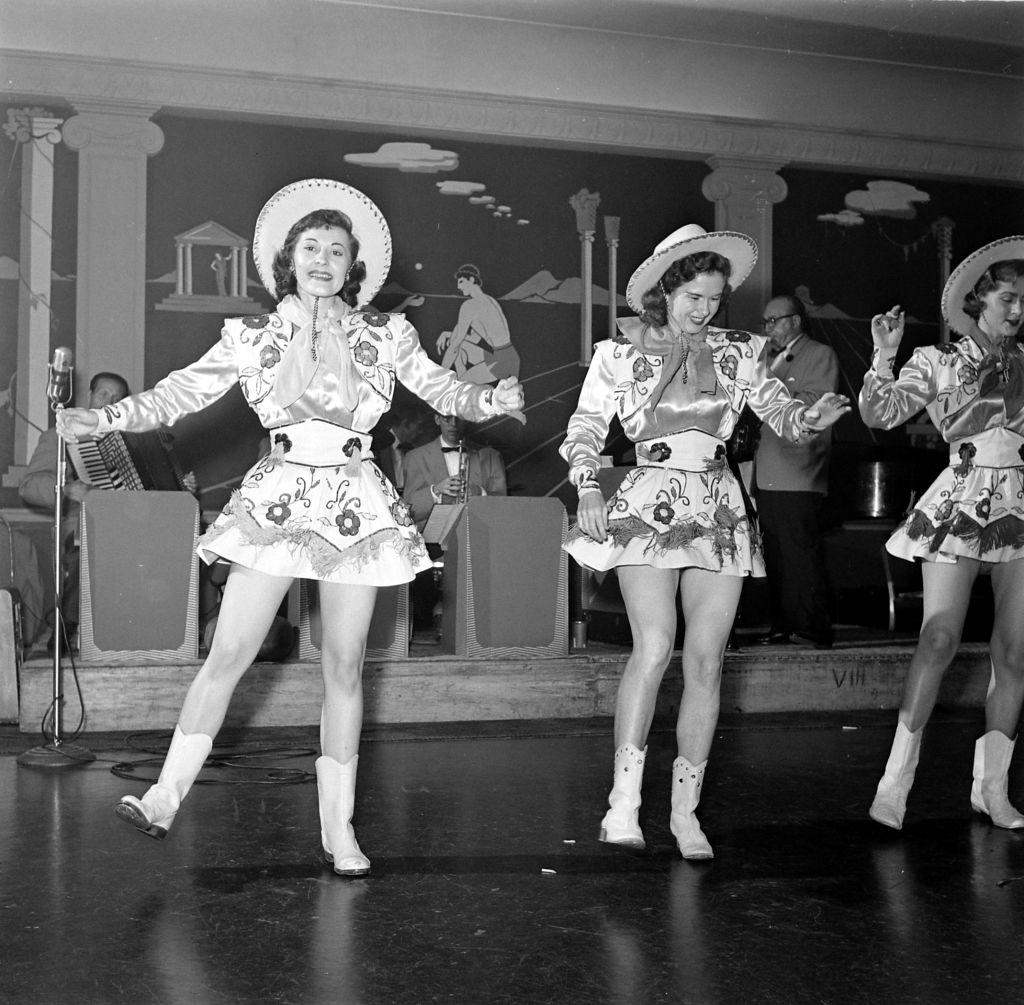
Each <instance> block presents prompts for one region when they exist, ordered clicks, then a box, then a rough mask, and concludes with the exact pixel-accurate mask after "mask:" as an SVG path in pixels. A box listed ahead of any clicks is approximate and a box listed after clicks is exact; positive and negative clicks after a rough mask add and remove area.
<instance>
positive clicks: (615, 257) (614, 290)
mask: <svg viewBox="0 0 1024 1005" xmlns="http://www.w3.org/2000/svg"><path fill="white" fill-rule="evenodd" d="M604 243H605V244H607V245H608V338H615V331H616V328H615V315H616V314H617V313H618V310H619V293H618V286H619V276H618V265H619V218H618V217H617V216H606V217H605V218H604Z"/></svg>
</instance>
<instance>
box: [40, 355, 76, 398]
mask: <svg viewBox="0 0 1024 1005" xmlns="http://www.w3.org/2000/svg"><path fill="white" fill-rule="evenodd" d="M74 358H75V357H74V354H73V353H72V352H71V350H70V349H68V348H67V347H66V346H57V348H56V349H54V350H53V362H52V363H51V364H50V365H49V367H48V368H47V369H48V378H47V381H46V397H47V398H48V399H49V401H50V404H51V405H52V406H53V407H54V408H56V407H57V406H58V405H66V404H67V403H68V402H69V401H70V400H71V375H72V374H73V373H74V369H75V368H74V366H73V363H74Z"/></svg>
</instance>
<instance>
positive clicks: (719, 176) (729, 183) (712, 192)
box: [701, 155, 789, 205]
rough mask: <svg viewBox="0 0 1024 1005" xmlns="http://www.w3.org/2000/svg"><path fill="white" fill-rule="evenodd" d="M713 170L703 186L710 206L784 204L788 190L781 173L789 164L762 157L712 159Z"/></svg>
mask: <svg viewBox="0 0 1024 1005" xmlns="http://www.w3.org/2000/svg"><path fill="white" fill-rule="evenodd" d="M706 163H707V165H708V166H709V167H710V168H711V174H709V175H708V176H707V177H706V178H705V179H704V181H703V183H702V184H701V191H702V192H703V194H704V197H705V198H706V199H708V200H710V201H711V202H728V201H731V200H732V199H738V200H740V201H745V200H750V199H753V200H755V201H757V202H763V201H767V202H769V203H771V204H773V205H774V204H775V203H778V202H782V200H783V199H785V198H786V195H787V194H788V192H789V189H788V188H787V186H786V183H785V182H784V181H783V180H782V179H781V178H780V177H779V175H778V171H779V169H780V168H783V167H785V166H786V161H783V160H771V159H766V158H761V157H719V156H717V155H716V156H714V157H709V158H708V159H707V161H706Z"/></svg>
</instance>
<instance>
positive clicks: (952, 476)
mask: <svg viewBox="0 0 1024 1005" xmlns="http://www.w3.org/2000/svg"><path fill="white" fill-rule="evenodd" d="M989 432H990V433H998V434H999V435H998V436H988V435H986V437H984V438H982V439H980V440H975V441H974V442H966V443H959V444H957V445H954V447H953V450H952V451H951V452H952V453H953V457H952V458H951V462H954V463H951V464H950V466H949V467H948V468H946V469H945V470H944V471H943V472H942V473H941V474H940V475H939V477H938V478H936V479H935V481H934V482H933V483H932V484H931V485H930V486H929V487H928V489H926V490H925V491H924V492H923V493H922V495H921V498H920V499H918V500H917V502H916V503H915V505H914V508H913V509H912V510H911V511H910V513H909V514H908V516H907V517H906V519H905V520H904V521H903V522H902V523H901V524H900V525H899V526H898V527H897V528H896V530H895V531H893V533H892V536H891V537H890V538H889V540H888V541H886V544H885V547H886V550H887V551H888V552H889V553H890V554H892V555H895V556H896V557H897V558H904V559H907V560H908V561H914V560H915V559H921V560H922V561H925V562H955V561H956V560H957V559H958V558H974V559H978V560H979V561H982V562H1012V561H1014V560H1015V559H1018V558H1024V467H1021V457H1020V453H1019V451H1020V445H1021V444H1022V443H1024V441H1022V440H1021V438H1020V437H1017V436H1016V434H1013V433H1010V432H1009V431H1008V430H991V431H989ZM1010 438H1012V439H1013V442H1009V440H1010ZM1000 462H1002V463H1004V464H1006V465H1007V466H999V464H1000ZM1013 462H1016V463H1015V464H1014V463H1013ZM990 465H991V466H990Z"/></svg>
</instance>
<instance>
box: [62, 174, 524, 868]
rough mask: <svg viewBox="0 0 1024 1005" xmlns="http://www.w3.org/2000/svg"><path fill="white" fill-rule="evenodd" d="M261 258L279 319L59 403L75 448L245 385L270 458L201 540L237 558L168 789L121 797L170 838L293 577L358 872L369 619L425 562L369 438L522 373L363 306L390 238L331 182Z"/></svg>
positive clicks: (332, 835) (227, 331)
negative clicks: (487, 370) (183, 361)
mask: <svg viewBox="0 0 1024 1005" xmlns="http://www.w3.org/2000/svg"><path fill="white" fill-rule="evenodd" d="M253 257H254V258H255V260H256V266H257V269H258V271H259V275H260V278H261V280H262V281H263V285H264V286H265V287H266V289H267V291H268V292H269V293H270V294H271V295H272V296H273V297H274V299H275V300H276V301H278V304H277V307H276V309H275V310H274V311H273V312H272V313H270V314H265V315H261V316H259V317H247V318H234V319H230V320H228V321H227V322H226V323H225V325H224V328H223V331H222V334H221V338H220V341H219V342H218V343H217V345H215V346H214V347H213V348H212V349H211V350H210V351H209V352H207V353H206V355H205V356H203V357H202V358H201V359H200V360H198V361H197V362H196V363H193V364H192V365H191V366H188V367H186V368H184V369H182V370H178V371H175V372H174V373H171V374H170V375H168V376H167V377H166V378H164V379H163V380H162V381H160V382H159V383H158V384H157V385H156V387H154V388H153V389H152V390H151V391H144V392H142V393H141V394H137V395H133V396H131V397H128V398H125V399H124V400H123V401H121V402H119V403H117V404H114V405H108V406H107V407H105V408H103V409H99V410H89V409H66V410H65V411H64V412H63V413H62V414H61V416H60V418H59V419H58V429H59V432H60V434H61V435H62V436H64V437H65V438H66V439H69V440H74V439H75V438H76V437H78V436H85V435H89V434H91V433H96V432H100V433H103V432H107V431H109V430H127V431H143V430H146V429H152V428H155V427H157V426H159V425H163V424H171V423H173V422H175V421H176V420H177V419H179V418H181V417H182V416H184V415H187V414H189V413H192V412H196V411H198V410H199V409H202V408H205V407H206V406H208V405H210V404H212V403H213V402H215V401H216V400H218V399H219V398H221V397H222V396H223V395H224V394H225V393H226V392H227V391H229V390H230V389H231V388H232V387H234V385H235V384H240V385H241V389H242V392H243V394H245V396H246V399H247V400H248V402H249V404H250V406H251V407H252V408H253V410H254V411H255V412H256V414H257V416H258V417H259V419H260V421H261V422H262V424H263V426H264V427H265V428H266V429H267V430H268V431H269V433H270V437H271V443H272V447H273V449H272V450H271V452H270V453H269V454H268V455H267V456H266V457H263V458H261V459H260V460H258V461H257V462H256V464H255V465H254V466H253V467H252V469H251V470H250V471H249V472H248V473H247V474H246V476H245V478H244V479H243V481H242V484H241V486H240V488H239V489H238V491H237V492H236V493H235V494H234V495H233V496H232V498H231V501H230V502H229V503H228V505H227V506H226V507H225V509H224V511H223V513H221V515H220V516H219V517H218V518H217V520H216V522H215V523H214V524H213V525H212V526H211V527H210V529H209V530H208V531H206V533H205V534H204V535H203V536H202V538H201V539H200V541H199V546H198V549H197V550H198V553H199V555H200V557H201V558H202V559H203V560H204V561H205V562H207V563H214V562H227V563H229V564H230V571H229V573H228V576H227V581H226V583H225V585H224V593H223V599H222V602H221V605H220V610H219V614H218V625H217V630H216V632H215V633H214V636H213V639H212V643H211V647H210V653H209V656H208V657H207V659H206V662H205V663H204V664H203V666H202V667H201V669H200V670H199V673H198V674H197V675H196V677H195V679H194V680H193V682H192V684H191V686H190V688H189V690H188V693H187V695H186V697H185V702H184V705H183V707H182V709H181V713H180V716H179V719H178V725H177V726H176V728H175V730H174V736H173V738H172V740H171V745H170V748H169V750H168V752H167V757H166V759H165V761H164V764H163V768H162V770H161V772H160V777H159V779H158V780H157V782H156V784H155V785H153V786H152V787H151V788H150V789H149V790H148V791H147V792H146V793H145V795H143V796H142V798H141V799H139V798H136V797H135V796H124V797H123V798H122V799H121V801H120V803H119V804H118V806H117V813H118V816H120V817H122V818H123V819H125V820H127V821H128V822H129V823H131V824H133V825H134V826H135V827H137V828H139V829H140V830H141V831H143V832H145V833H146V834H149V835H151V836H153V837H158V838H162V837H164V836H165V834H166V833H167V830H168V828H169V827H170V826H171V824H172V822H173V820H174V817H175V814H176V813H177V811H178V808H179V806H180V803H181V801H182V799H183V798H184V797H185V795H186V793H187V792H188V791H189V789H190V788H191V786H192V784H193V782H194V781H195V778H196V776H197V775H198V773H199V771H200V769H201V768H202V766H203V763H204V761H205V760H206V757H207V755H208V754H209V753H210V750H211V748H212V746H213V738H214V737H215V736H216V735H217V732H218V731H219V729H220V727H221V724H222V723H223V720H224V716H225V714H226V712H227V708H228V704H229V702H230V700H231V696H232V694H233V693H234V689H235V686H236V684H237V683H238V681H239V680H240V678H241V677H242V675H243V674H244V673H245V671H246V669H247V668H248V667H249V666H250V664H251V663H252V662H253V659H254V658H255V657H256V655H257V652H258V650H259V648H260V646H261V644H262V643H263V641H264V639H265V638H266V636H267V631H268V628H269V627H270V626H271V624H272V622H273V619H274V616H275V615H276V613H277V610H278V607H279V605H280V603H281V601H282V599H283V598H284V596H285V594H286V593H287V591H288V589H289V587H290V586H291V584H292V582H293V580H294V579H295V578H303V579H310V580H316V581H317V583H318V586H319V591H320V607H321V610H322V613H323V645H322V650H321V653H322V655H321V666H322V671H323V680H324V703H323V711H322V715H321V728H320V744H321V748H322V756H320V757H319V758H318V759H317V761H316V775H317V791H318V795H319V806H320V822H321V840H322V844H323V849H324V852H325V854H326V856H327V859H328V861H330V862H331V863H332V864H333V869H334V871H335V872H336V873H338V874H340V875H345V876H360V875H365V874H366V873H367V872H369V869H370V862H369V859H368V858H367V857H366V856H365V855H364V854H363V853H362V851H361V850H360V848H359V845H358V843H357V842H356V837H355V832H354V830H353V827H352V817H353V811H354V806H355V784H356V767H357V762H358V751H359V739H360V734H361V729H362V713H363V689H362V663H363V654H364V652H365V649H366V639H367V633H368V631H369V626H370V619H371V617H372V615H373V609H374V605H375V602H376V596H377V590H378V588H379V587H382V586H392V585H396V584H400V583H407V582H410V581H411V580H412V579H413V578H414V577H415V575H416V573H417V572H420V571H422V570H424V569H426V568H428V567H429V565H430V561H429V559H428V557H427V550H426V546H425V545H424V542H423V538H422V537H421V536H420V534H419V532H418V531H417V530H416V526H415V523H414V521H413V518H412V515H411V514H410V512H409V508H408V506H407V505H406V504H405V503H404V502H403V501H402V500H401V498H400V497H399V496H398V495H397V494H396V492H395V490H394V487H393V486H392V485H391V483H390V482H389V481H388V480H387V479H386V478H385V477H384V476H383V475H382V474H381V472H380V469H379V468H378V467H377V465H376V464H375V463H374V462H373V455H372V453H371V450H370V444H371V434H370V430H372V429H373V427H374V426H375V425H376V424H377V422H378V420H379V419H380V418H381V416H382V415H383V414H384V413H385V412H386V411H387V410H388V408H389V407H390V404H391V400H392V395H393V392H394V389H395V381H396V380H400V381H401V382H402V383H403V384H404V385H405V386H406V387H407V388H408V389H409V390H410V391H412V392H413V393H414V394H415V395H417V396H418V397H420V398H422V399H423V400H424V401H426V402H427V403H429V404H430V405H431V406H432V407H434V408H436V409H438V410H440V411H443V412H445V413H446V414H452V415H461V416H463V417H465V418H469V419H474V420H480V419H485V418H490V417H494V416H498V415H503V414H507V413H509V412H511V411H517V410H519V409H520V408H521V407H522V403H523V392H522V387H521V386H520V385H519V383H518V381H516V380H514V379H512V378H509V379H506V380H503V381H501V382H500V383H499V384H498V385H497V387H494V388H491V387H484V386H481V385H478V384H473V383H466V382H463V381H460V380H458V379H457V378H456V376H455V375H454V374H453V373H452V372H451V371H450V370H446V369H444V368H442V367H440V366H438V365H437V364H436V363H434V362H433V361H432V360H431V359H430V358H429V357H428V356H427V354H426V353H425V352H424V351H423V349H422V348H421V346H420V342H419V337H418V335H417V333H416V330H415V329H414V328H413V327H412V325H411V324H409V322H408V321H407V320H406V319H405V318H404V316H402V315H395V314H382V313H380V312H379V311H376V310H374V309H373V308H372V307H370V306H369V304H370V301H371V300H372V299H373V297H374V296H375V295H376V294H377V292H378V291H379V290H380V288H381V286H382V285H383V283H384V280H385V279H386V277H387V274H388V269H389V267H390V263H391V234H390V230H389V228H388V225H387V222H386V221H385V219H384V217H383V216H382V215H381V212H380V210H379V209H378V208H377V206H376V205H374V203H373V202H371V201H370V200H369V199H368V198H367V197H366V196H365V195H363V193H362V192H359V191H357V190H356V189H353V188H351V187H350V186H348V185H345V184H343V183H342V182H338V181H331V180H324V179H308V180H305V181H300V182H296V183H294V184H292V185H288V186H286V187H285V188H283V189H281V191H279V192H278V193H276V194H275V195H274V196H273V197H272V198H271V199H270V201H269V202H268V203H267V204H266V206H264V207H263V210H262V212H261V213H260V215H259V219H258V220H257V222H256V233H255V237H254V239H253ZM257 376H258V377H259V379H256V378H257Z"/></svg>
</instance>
